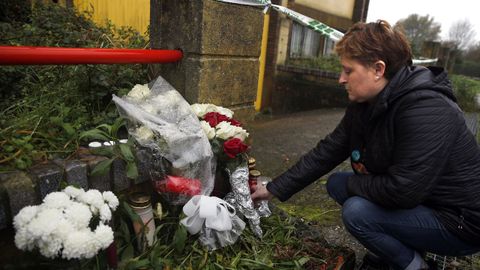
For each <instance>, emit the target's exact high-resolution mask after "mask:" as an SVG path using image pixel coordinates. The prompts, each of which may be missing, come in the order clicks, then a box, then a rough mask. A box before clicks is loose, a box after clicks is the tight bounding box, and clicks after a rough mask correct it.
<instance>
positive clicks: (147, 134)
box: [134, 126, 154, 142]
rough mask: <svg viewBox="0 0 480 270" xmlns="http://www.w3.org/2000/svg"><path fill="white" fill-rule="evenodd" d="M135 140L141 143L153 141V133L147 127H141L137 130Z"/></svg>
mask: <svg viewBox="0 0 480 270" xmlns="http://www.w3.org/2000/svg"><path fill="white" fill-rule="evenodd" d="M134 133H135V138H136V139H137V140H139V141H140V142H148V141H150V140H152V139H153V136H154V134H153V132H152V130H151V129H149V128H148V127H146V126H141V127H139V128H137V129H136V130H135V132H134Z"/></svg>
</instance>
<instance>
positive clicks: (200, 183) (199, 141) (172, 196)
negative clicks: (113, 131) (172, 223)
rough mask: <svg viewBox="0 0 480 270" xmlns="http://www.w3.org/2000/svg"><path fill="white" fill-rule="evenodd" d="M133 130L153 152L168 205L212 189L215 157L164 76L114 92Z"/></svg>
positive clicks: (157, 185) (155, 170)
mask: <svg viewBox="0 0 480 270" xmlns="http://www.w3.org/2000/svg"><path fill="white" fill-rule="evenodd" d="M113 101H114V102H115V104H116V105H117V108H118V110H119V112H120V115H122V116H123V117H125V118H126V119H127V126H128V132H129V134H130V135H131V136H132V137H133V138H134V139H135V141H136V143H137V144H138V145H139V146H140V147H142V148H144V149H146V150H148V152H149V153H150V154H151V155H152V156H153V164H152V171H151V172H150V175H151V176H152V181H153V183H154V185H155V188H156V190H157V191H158V192H159V194H160V195H161V196H162V197H163V198H165V199H166V200H167V201H168V202H169V203H170V204H173V205H183V204H185V203H186V202H187V201H188V200H189V199H190V198H191V197H192V196H194V195H209V194H210V193H211V192H212V190H213V185H214V177H215V168H216V159H215V157H214V154H213V152H212V148H211V146H210V143H209V141H208V138H207V135H206V134H205V133H204V132H203V128H202V126H201V124H200V122H199V121H198V119H197V116H196V115H195V114H194V113H193V112H192V110H191V109H190V104H188V103H187V102H186V101H185V99H184V98H183V97H182V96H181V95H180V94H179V93H178V92H177V91H176V90H175V89H174V88H173V87H172V86H171V85H170V84H169V83H168V82H167V81H165V79H163V78H162V77H158V78H157V79H156V80H154V81H152V82H151V83H150V84H149V85H136V86H135V87H133V89H132V90H131V91H130V92H129V93H128V94H127V95H126V96H124V97H122V98H119V97H117V96H115V95H114V96H113Z"/></svg>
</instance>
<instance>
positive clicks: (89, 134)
mask: <svg viewBox="0 0 480 270" xmlns="http://www.w3.org/2000/svg"><path fill="white" fill-rule="evenodd" d="M83 138H87V139H91V140H102V141H109V140H110V137H109V135H108V134H107V133H106V132H105V131H102V130H99V129H91V130H87V131H84V132H82V133H80V140H81V139H83Z"/></svg>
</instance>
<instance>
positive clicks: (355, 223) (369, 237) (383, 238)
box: [327, 172, 480, 269]
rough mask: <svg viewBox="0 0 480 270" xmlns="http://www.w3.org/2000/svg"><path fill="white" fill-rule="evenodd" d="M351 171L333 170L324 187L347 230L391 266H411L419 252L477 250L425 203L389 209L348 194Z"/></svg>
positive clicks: (461, 254)
mask: <svg viewBox="0 0 480 270" xmlns="http://www.w3.org/2000/svg"><path fill="white" fill-rule="evenodd" d="M352 174H353V173H350V172H348V173H347V172H340V173H334V174H332V175H331V176H330V177H329V178H328V182H327V191H328V193H329V194H330V196H331V197H332V198H333V199H334V200H335V201H337V202H338V203H339V204H340V205H342V219H343V223H344V224H345V227H346V228H347V230H348V231H349V232H350V233H351V234H352V235H353V236H354V237H355V238H356V239H357V240H358V241H360V243H362V244H363V245H364V246H365V247H366V248H367V249H368V250H370V251H371V252H372V253H374V254H375V255H377V256H379V257H380V258H381V259H383V260H384V261H385V262H386V263H388V264H389V265H390V266H391V267H393V268H394V269H414V268H415V267H412V266H413V265H415V263H418V262H415V260H417V261H418V260H420V261H421V258H420V257H419V256H418V253H419V252H420V253H422V252H431V253H435V254H438V255H448V256H464V255H469V254H473V253H475V252H478V251H480V247H474V246H472V245H470V244H468V243H465V242H464V241H462V240H460V239H459V238H457V237H456V236H455V235H453V234H451V233H450V232H449V231H448V230H447V229H446V228H445V227H444V226H443V225H442V224H441V223H440V221H439V220H438V219H437V217H436V216H435V214H434V212H433V211H432V210H431V209H430V208H428V207H425V206H422V205H420V206H417V207H415V208H412V209H397V210H392V209H385V208H383V207H381V206H379V205H376V204H374V203H372V202H370V201H368V200H366V199H364V198H362V197H359V196H352V197H349V196H348V193H347V179H348V177H349V176H351V175H352ZM417 269H418V268H417Z"/></svg>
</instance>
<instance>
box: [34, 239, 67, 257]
mask: <svg viewBox="0 0 480 270" xmlns="http://www.w3.org/2000/svg"><path fill="white" fill-rule="evenodd" d="M38 249H39V251H40V254H42V255H43V256H45V257H47V258H55V257H57V256H58V254H59V253H60V250H61V249H62V241H61V240H60V239H58V238H53V237H51V238H49V239H48V240H47V241H40V242H39V243H38Z"/></svg>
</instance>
